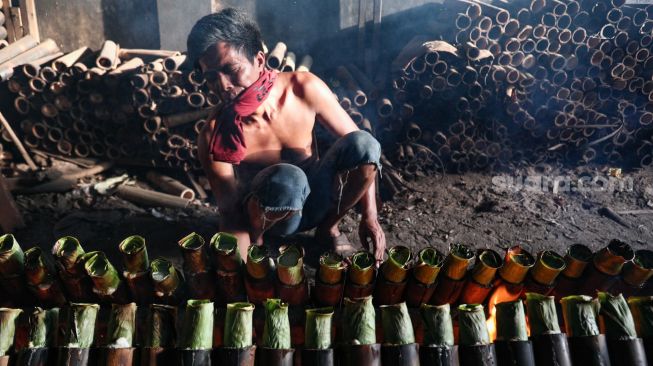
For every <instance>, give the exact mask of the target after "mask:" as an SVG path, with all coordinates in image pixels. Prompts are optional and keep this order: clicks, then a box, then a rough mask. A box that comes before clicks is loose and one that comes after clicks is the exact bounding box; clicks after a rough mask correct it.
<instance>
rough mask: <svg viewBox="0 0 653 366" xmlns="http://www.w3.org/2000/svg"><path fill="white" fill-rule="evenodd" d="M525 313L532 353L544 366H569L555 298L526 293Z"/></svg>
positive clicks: (568, 355)
mask: <svg viewBox="0 0 653 366" xmlns="http://www.w3.org/2000/svg"><path fill="white" fill-rule="evenodd" d="M526 312H527V314H528V324H529V327H530V339H531V342H532V343H533V353H534V355H535V359H536V360H537V362H538V365H539V364H542V365H544V366H571V355H570V353H569V343H568V342H567V335H566V334H565V333H562V332H561V331H560V325H559V321H558V313H557V311H556V305H555V297H553V296H545V295H541V294H537V293H531V292H527V293H526Z"/></svg>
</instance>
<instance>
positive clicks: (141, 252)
mask: <svg viewBox="0 0 653 366" xmlns="http://www.w3.org/2000/svg"><path fill="white" fill-rule="evenodd" d="M118 248H119V249H120V252H121V253H122V255H123V262H124V264H125V270H126V271H127V272H130V273H141V272H145V271H147V270H148V269H149V268H150V259H149V257H148V255H147V247H146V246H145V238H143V237H142V236H140V235H132V236H130V237H127V238H126V239H125V240H123V241H122V242H121V243H120V245H119V246H118Z"/></svg>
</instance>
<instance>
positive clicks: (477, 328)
mask: <svg viewBox="0 0 653 366" xmlns="http://www.w3.org/2000/svg"><path fill="white" fill-rule="evenodd" d="M458 311H459V313H458V326H459V327H460V334H459V341H458V344H460V345H463V346H475V345H487V344H490V333H489V332H488V329H487V323H485V313H484V311H483V305H479V304H463V305H460V306H458Z"/></svg>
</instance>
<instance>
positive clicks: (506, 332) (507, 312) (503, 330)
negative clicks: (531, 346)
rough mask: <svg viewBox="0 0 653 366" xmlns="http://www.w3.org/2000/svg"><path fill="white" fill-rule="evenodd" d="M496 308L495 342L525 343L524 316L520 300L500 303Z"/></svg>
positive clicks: (526, 334) (526, 332)
mask: <svg viewBox="0 0 653 366" xmlns="http://www.w3.org/2000/svg"><path fill="white" fill-rule="evenodd" d="M496 306H497V317H496V321H497V340H502V341H527V340H528V331H527V330H526V315H525V314H524V305H523V304H522V302H521V300H517V301H508V302H501V303H498V304H497V305H496Z"/></svg>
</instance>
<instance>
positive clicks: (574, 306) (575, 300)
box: [560, 295, 600, 337]
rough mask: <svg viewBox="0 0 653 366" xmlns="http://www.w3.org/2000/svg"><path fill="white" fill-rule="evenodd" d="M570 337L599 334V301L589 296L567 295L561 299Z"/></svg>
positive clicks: (566, 330)
mask: <svg viewBox="0 0 653 366" xmlns="http://www.w3.org/2000/svg"><path fill="white" fill-rule="evenodd" d="M560 303H561V304H562V317H563V318H564V320H565V333H567V336H568V337H585V336H595V335H599V334H600V332H599V325H598V322H597V318H598V316H599V302H598V300H596V299H592V298H591V297H589V296H584V295H580V296H567V297H563V298H562V299H561V300H560Z"/></svg>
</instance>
